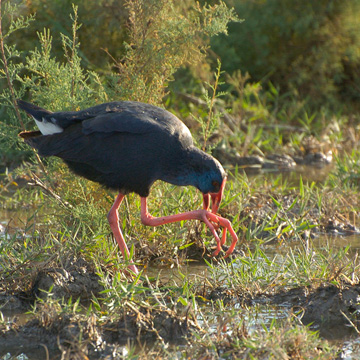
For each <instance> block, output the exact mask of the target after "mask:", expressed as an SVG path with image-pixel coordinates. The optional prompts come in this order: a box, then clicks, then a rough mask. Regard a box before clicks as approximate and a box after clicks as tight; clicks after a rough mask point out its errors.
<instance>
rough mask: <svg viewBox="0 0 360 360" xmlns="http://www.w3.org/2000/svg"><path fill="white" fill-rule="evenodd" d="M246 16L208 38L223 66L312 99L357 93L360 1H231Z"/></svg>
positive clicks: (350, 100)
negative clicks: (225, 35) (225, 30)
mask: <svg viewBox="0 0 360 360" xmlns="http://www.w3.org/2000/svg"><path fill="white" fill-rule="evenodd" d="M227 3H228V4H231V5H234V6H235V9H236V12H237V13H238V14H239V16H240V17H241V18H244V19H245V22H244V23H243V24H241V26H239V25H238V24H236V23H234V24H231V25H230V27H229V34H230V35H229V36H228V37H224V36H219V37H215V38H213V39H212V42H211V44H212V45H211V47H212V49H213V50H214V51H215V52H216V53H217V54H218V55H220V57H221V59H222V63H223V69H224V70H226V71H228V72H230V73H232V72H234V71H235V70H237V69H241V71H242V72H244V73H245V72H249V74H250V75H251V78H252V79H253V80H254V81H260V80H261V81H263V80H266V79H268V80H271V82H272V83H273V84H275V85H276V86H279V87H280V88H281V91H282V92H283V93H284V92H286V91H291V92H293V93H295V94H297V95H299V96H300V97H301V98H307V99H309V100H310V102H311V103H312V104H313V105H316V106H318V105H319V104H323V102H324V100H325V101H327V102H330V103H333V104H334V103H336V102H337V101H339V100H341V101H344V100H345V101H346V102H347V103H352V104H354V103H355V102H356V101H357V100H359V97H360V91H359V90H360V89H359V84H360V72H359V65H360V52H359V48H360V22H359V16H360V2H359V1H336V0H334V1H328V0H318V1H312V0H285V1H283V0H272V1H269V0H268V1H253V0H244V1H234V0H228V1H227Z"/></svg>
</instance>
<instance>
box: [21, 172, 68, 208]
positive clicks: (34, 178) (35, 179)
mask: <svg viewBox="0 0 360 360" xmlns="http://www.w3.org/2000/svg"><path fill="white" fill-rule="evenodd" d="M31 180H32V181H33V182H29V183H28V184H29V185H30V186H39V187H40V188H41V189H43V190H44V191H45V192H46V193H48V194H49V195H50V196H52V197H53V198H54V199H55V200H57V201H58V202H59V203H60V204H61V205H63V206H64V207H65V208H70V209H71V208H72V206H71V204H69V203H68V202H67V201H63V200H62V199H61V197H60V196H59V195H57V194H55V192H54V191H52V190H51V189H49V188H48V187H47V186H46V185H45V184H44V183H43V182H42V181H41V180H40V179H39V178H38V177H37V176H36V175H35V174H31Z"/></svg>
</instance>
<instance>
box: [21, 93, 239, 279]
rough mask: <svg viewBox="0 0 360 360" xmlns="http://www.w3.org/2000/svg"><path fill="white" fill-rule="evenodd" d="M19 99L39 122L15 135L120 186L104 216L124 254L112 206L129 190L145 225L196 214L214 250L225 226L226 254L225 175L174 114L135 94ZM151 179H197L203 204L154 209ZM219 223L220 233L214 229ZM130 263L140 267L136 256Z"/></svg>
mask: <svg viewBox="0 0 360 360" xmlns="http://www.w3.org/2000/svg"><path fill="white" fill-rule="evenodd" d="M17 105H18V106H19V108H20V109H22V110H24V111H25V112H26V113H27V114H28V115H30V116H31V117H33V119H34V120H35V122H36V124H37V126H38V128H39V131H22V132H21V133H19V136H20V137H21V138H22V139H23V140H24V141H25V142H26V143H27V144H29V145H30V146H31V147H33V148H34V149H36V150H37V152H38V154H39V155H40V156H44V157H47V156H56V157H59V158H61V159H62V160H63V161H64V162H65V163H66V164H67V166H68V167H69V169H70V170H71V171H73V172H74V173H75V174H77V175H80V176H82V177H84V178H86V179H88V180H91V181H94V182H97V183H99V184H101V185H103V186H104V187H106V188H109V189H112V190H116V191H117V192H118V195H117V197H116V199H115V201H114V203H113V205H112V207H111V209H110V211H109V213H108V215H107V218H108V221H109V224H110V228H111V230H112V232H113V235H114V238H115V240H116V241H117V243H118V245H119V248H120V250H121V252H122V254H123V256H124V258H125V259H129V256H130V254H129V249H128V247H127V245H126V242H125V239H124V236H123V234H122V231H121V229H120V226H119V213H118V209H119V207H120V204H121V202H122V201H123V199H124V196H125V195H127V194H129V193H136V194H138V195H139V196H140V198H141V221H142V223H143V224H144V225H148V226H159V225H164V224H167V223H172V222H178V221H183V220H191V219H195V220H201V221H203V222H204V223H205V224H206V225H207V227H208V228H209V229H210V231H211V232H212V234H213V235H214V237H215V240H216V242H217V247H216V249H215V251H214V252H213V254H212V256H217V255H218V254H219V252H220V251H221V250H222V246H223V245H224V244H225V242H226V238H227V230H228V231H229V233H230V235H231V237H232V242H231V245H230V246H229V247H228V249H227V251H226V254H225V257H227V256H229V255H230V254H232V252H233V251H234V248H235V245H236V243H237V241H238V237H237V234H236V233H235V231H234V230H233V228H232V225H231V222H230V221H229V220H228V219H225V218H223V217H221V216H220V215H218V214H217V210H218V209H219V206H220V203H221V200H222V197H223V192H224V187H225V183H226V179H227V175H226V173H225V170H224V168H223V167H222V165H221V164H220V162H219V161H218V160H216V159H215V158H214V157H212V156H211V155H209V154H208V153H206V152H204V151H202V150H200V149H199V148H198V147H196V146H195V145H194V141H193V138H192V135H191V133H190V130H189V129H188V127H187V126H186V125H185V124H184V123H183V122H182V121H181V120H180V119H179V118H177V117H176V116H175V115H174V114H172V113H171V112H169V111H167V110H165V109H163V108H161V107H158V106H154V105H151V104H147V103H142V102H138V101H114V102H108V103H103V104H99V105H95V106H92V107H89V108H87V109H84V110H79V111H60V112H51V111H49V110H45V109H43V108H41V107H39V106H37V105H34V104H32V103H28V102H25V101H23V100H17ZM157 180H162V181H165V182H168V183H170V184H173V185H178V186H194V187H196V188H197V189H198V190H200V191H201V192H202V194H203V207H202V209H198V210H192V211H187V212H184V213H179V214H174V215H168V216H161V217H153V216H152V215H151V214H150V213H149V211H148V207H147V198H148V196H149V193H150V188H151V186H152V185H153V184H154V182H155V181H157ZM210 199H211V202H212V204H211V209H210ZM220 227H222V228H223V232H222V235H221V239H220V237H219V235H218V233H217V230H218V229H219V228H220ZM128 269H129V270H131V272H133V274H135V275H137V274H138V273H139V271H138V269H137V267H136V265H135V264H134V263H131V264H129V265H128Z"/></svg>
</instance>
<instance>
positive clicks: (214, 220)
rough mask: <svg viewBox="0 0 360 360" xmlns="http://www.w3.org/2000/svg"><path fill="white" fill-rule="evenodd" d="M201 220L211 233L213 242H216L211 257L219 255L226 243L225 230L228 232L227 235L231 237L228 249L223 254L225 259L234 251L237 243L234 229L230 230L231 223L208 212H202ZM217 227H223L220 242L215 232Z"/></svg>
mask: <svg viewBox="0 0 360 360" xmlns="http://www.w3.org/2000/svg"><path fill="white" fill-rule="evenodd" d="M202 220H203V221H204V222H205V224H206V225H207V226H208V228H209V229H210V231H211V232H212V233H213V235H214V237H215V240H216V242H217V246H216V250H215V251H214V252H213V254H212V256H217V255H218V254H219V252H220V251H221V250H222V246H223V245H224V244H225V242H226V233H227V230H228V231H229V233H230V235H231V237H232V242H231V245H230V247H229V249H228V250H227V251H226V253H225V258H226V257H228V256H229V255H230V254H232V252H233V251H234V249H235V246H236V243H237V241H238V236H237V235H236V233H235V231H234V229H233V228H232V225H231V222H230V221H229V220H228V219H225V218H223V217H221V216H219V215H217V214H214V213H212V212H209V211H205V212H204V215H203V219H202ZM214 224H215V225H217V228H215V226H214ZM219 227H223V233H222V236H221V240H220V238H219V235H218V234H217V232H216V230H217V229H218V228H219Z"/></svg>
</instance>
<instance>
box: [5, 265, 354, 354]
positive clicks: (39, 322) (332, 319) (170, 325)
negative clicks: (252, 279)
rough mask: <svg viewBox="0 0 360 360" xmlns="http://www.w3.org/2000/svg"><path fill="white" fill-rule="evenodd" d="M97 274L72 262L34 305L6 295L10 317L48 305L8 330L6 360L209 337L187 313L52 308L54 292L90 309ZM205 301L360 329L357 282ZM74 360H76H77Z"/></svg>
mask: <svg viewBox="0 0 360 360" xmlns="http://www.w3.org/2000/svg"><path fill="white" fill-rule="evenodd" d="M89 269H90V267H88V266H86V264H85V260H82V259H80V260H77V261H76V262H70V263H69V265H68V267H67V268H59V269H56V268H53V269H43V270H42V271H41V272H39V274H38V276H37V278H36V281H35V282H34V285H33V288H32V289H31V291H30V292H29V294H28V298H26V296H25V294H18V295H16V294H15V295H6V294H0V306H1V310H2V311H5V310H6V311H10V310H11V311H18V312H19V313H20V312H23V311H25V309H26V308H28V309H29V308H31V305H32V302H33V301H34V298H35V297H36V296H37V297H40V298H41V299H42V300H43V301H38V305H37V311H36V315H34V316H33V317H32V318H30V320H29V321H27V322H25V323H23V324H19V322H18V321H17V318H16V316H14V317H13V320H12V321H8V322H6V323H5V322H3V323H0V349H1V350H0V356H4V355H5V354H6V353H7V352H9V349H16V347H17V346H18V344H21V349H22V351H23V352H24V353H26V351H27V352H29V353H40V352H46V351H48V352H49V353H50V354H54V357H50V358H56V357H57V358H61V356H62V357H63V358H76V359H87V358H91V359H102V358H107V359H113V358H116V357H120V356H122V355H123V354H122V351H123V348H122V346H123V345H125V344H127V343H128V342H132V343H134V344H145V343H147V344H149V343H151V342H154V341H160V342H162V343H176V344H181V343H184V342H186V340H187V339H189V338H190V337H191V336H192V334H193V333H194V332H196V333H198V334H201V332H202V330H201V328H200V326H199V325H198V324H197V321H196V319H194V318H193V317H192V316H191V312H190V311H181V312H179V311H176V310H170V309H169V308H168V307H164V306H154V307H152V306H144V305H141V304H139V303H135V302H132V301H127V300H124V301H125V306H124V307H122V309H121V313H120V314H118V316H117V318H116V320H114V319H112V320H109V318H108V317H105V318H102V319H100V318H99V317H96V316H95V314H90V315H89V314H85V313H84V314H81V313H80V314H79V313H74V314H64V313H62V312H61V311H59V309H58V308H56V306H54V305H53V303H52V302H48V301H46V296H49V295H48V292H49V290H50V289H52V290H51V291H52V295H51V298H52V299H63V298H64V299H69V297H70V296H71V297H72V299H74V300H75V299H77V298H78V297H80V300H81V301H83V302H87V301H89V299H90V298H91V297H92V296H93V295H96V296H99V295H100V292H101V291H102V290H103V288H102V286H101V285H99V278H98V277H97V275H96V274H95V273H92V272H91V271H89V272H88V270H89ZM42 287H43V289H42ZM42 290H45V291H42ZM100 297H101V295H100ZM201 298H202V299H204V298H206V299H207V300H212V301H216V300H219V299H221V300H223V302H224V303H225V304H227V305H228V306H233V305H235V304H236V305H237V306H238V305H239V304H240V305H242V306H253V305H259V304H260V305H261V304H264V305H268V304H271V305H281V306H286V307H287V308H288V309H289V312H292V313H293V314H295V315H296V316H297V317H298V319H299V320H300V321H301V322H302V323H303V324H304V325H309V324H311V326H312V328H314V329H316V330H319V331H320V334H321V335H322V336H324V337H326V338H337V337H342V336H344V334H348V333H351V332H353V331H354V330H353V328H352V327H351V326H349V325H350V324H351V323H352V324H354V325H355V326H358V325H360V317H359V315H358V314H359V310H360V285H359V284H350V283H349V282H342V283H341V284H340V286H334V285H330V286H329V285H327V286H319V287H317V288H315V289H313V288H311V287H310V286H309V287H301V288H295V289H290V290H287V291H281V292H278V293H275V294H256V295H253V296H250V295H249V294H244V292H242V291H240V290H239V291H238V292H237V291H236V289H235V290H234V289H232V290H230V289H226V288H220V287H219V288H215V289H212V290H210V289H209V291H207V290H206V289H205V292H204V293H202V294H201ZM200 305H201V304H200ZM185 310H186V309H185ZM5 313H6V312H5ZM79 339H81V340H79ZM18 349H19V348H18ZM72 354H76V355H74V357H72V356H73V355H72ZM79 354H80V355H79ZM65 355H66V356H68V357H65ZM81 356H82V357H81Z"/></svg>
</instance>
